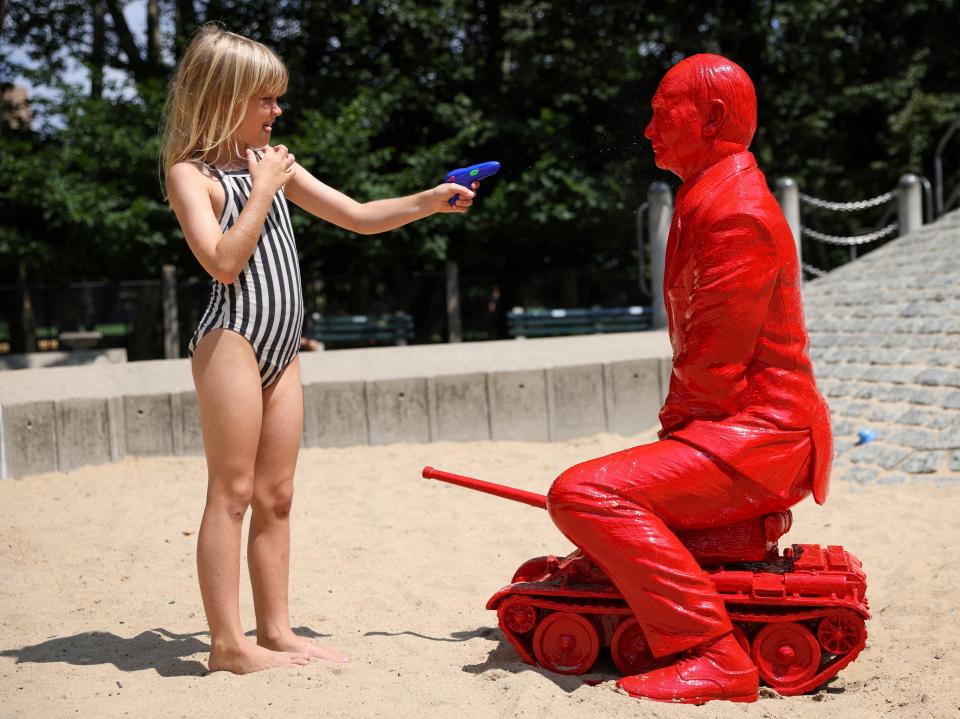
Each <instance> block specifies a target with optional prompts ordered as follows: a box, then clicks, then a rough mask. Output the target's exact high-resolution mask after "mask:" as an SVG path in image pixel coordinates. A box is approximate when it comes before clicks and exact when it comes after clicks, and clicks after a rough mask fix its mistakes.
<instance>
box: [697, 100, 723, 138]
mask: <svg viewBox="0 0 960 719" xmlns="http://www.w3.org/2000/svg"><path fill="white" fill-rule="evenodd" d="M726 121H727V106H726V105H725V104H724V103H723V100H719V99H715V100H711V101H710V109H709V110H708V112H707V118H706V120H705V121H704V123H703V130H702V132H701V136H702V137H703V138H704V139H705V140H709V139H713V138H715V137H717V135H719V134H720V130H721V129H723V123H725V122H726Z"/></svg>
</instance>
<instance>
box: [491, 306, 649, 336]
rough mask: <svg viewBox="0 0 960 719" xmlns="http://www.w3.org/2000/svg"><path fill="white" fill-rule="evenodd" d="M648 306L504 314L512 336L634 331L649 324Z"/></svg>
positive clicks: (642, 328)
mask: <svg viewBox="0 0 960 719" xmlns="http://www.w3.org/2000/svg"><path fill="white" fill-rule="evenodd" d="M652 316H653V315H652V310H651V308H650V307H639V306H634V307H591V308H583V307H577V308H572V309H535V310H525V309H522V308H514V309H513V310H512V311H511V312H510V313H509V314H508V315H507V329H508V331H509V333H510V336H511V337H514V338H521V337H553V336H557V335H587V334H599V333H608V332H637V331H640V330H648V329H650V327H651V320H652Z"/></svg>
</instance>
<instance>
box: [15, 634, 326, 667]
mask: <svg viewBox="0 0 960 719" xmlns="http://www.w3.org/2000/svg"><path fill="white" fill-rule="evenodd" d="M293 631H294V633H295V634H297V635H298V636H301V637H307V638H310V639H319V638H323V637H326V636H329V635H326V634H318V633H317V632H315V631H313V630H312V629H309V628H307V627H296V628H295V629H294V630H293ZM254 635H255V632H247V636H254ZM209 636H210V634H209V632H206V631H203V632H193V633H192V634H174V633H173V632H170V631H167V630H166V629H162V628H157V629H150V630H147V631H144V632H140V634H138V635H137V636H135V637H118V636H117V635H116V634H111V633H110V632H83V633H81V634H74V635H73V636H72V637H55V638H54V639H48V640H47V641H45V642H41V643H40V644H34V645H32V646H26V647H22V648H20V649H4V650H3V651H0V657H12V658H14V659H16V661H17V664H23V663H35V664H46V663H52V662H66V663H67V664H76V665H77V666H91V665H94V664H113V665H114V666H115V667H116V668H117V669H119V670H120V671H124V672H136V671H142V670H144V669H153V670H155V671H156V672H157V674H159V675H160V676H162V677H184V676H204V675H206V674H207V673H208V672H207V667H206V665H205V664H203V663H201V662H198V661H196V660H195V659H184V657H190V656H193V655H194V654H198V653H207V652H209V651H210V643H209ZM198 637H203V640H201V639H199V638H198Z"/></svg>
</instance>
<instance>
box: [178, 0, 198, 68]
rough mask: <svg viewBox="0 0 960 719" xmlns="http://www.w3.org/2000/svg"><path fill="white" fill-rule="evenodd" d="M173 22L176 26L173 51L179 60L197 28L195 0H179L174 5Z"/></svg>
mask: <svg viewBox="0 0 960 719" xmlns="http://www.w3.org/2000/svg"><path fill="white" fill-rule="evenodd" d="M173 22H174V25H175V27H176V31H175V32H174V37H173V51H174V52H175V53H176V55H177V59H178V60H179V59H180V56H181V55H182V54H183V51H184V49H186V47H187V42H188V41H189V40H190V36H191V35H192V34H193V31H194V30H195V29H196V28H197V9H196V8H195V7H194V6H193V0H177V3H176V5H175V6H174V21H173Z"/></svg>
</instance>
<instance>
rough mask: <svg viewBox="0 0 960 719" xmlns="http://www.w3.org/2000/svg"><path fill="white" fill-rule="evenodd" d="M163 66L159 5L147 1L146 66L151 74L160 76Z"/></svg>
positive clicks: (153, 1)
mask: <svg viewBox="0 0 960 719" xmlns="http://www.w3.org/2000/svg"><path fill="white" fill-rule="evenodd" d="M162 64H163V60H162V57H161V44H160V3H159V0H147V65H149V66H150V70H151V72H154V73H156V74H158V75H159V74H160V68H161V65H162Z"/></svg>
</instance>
